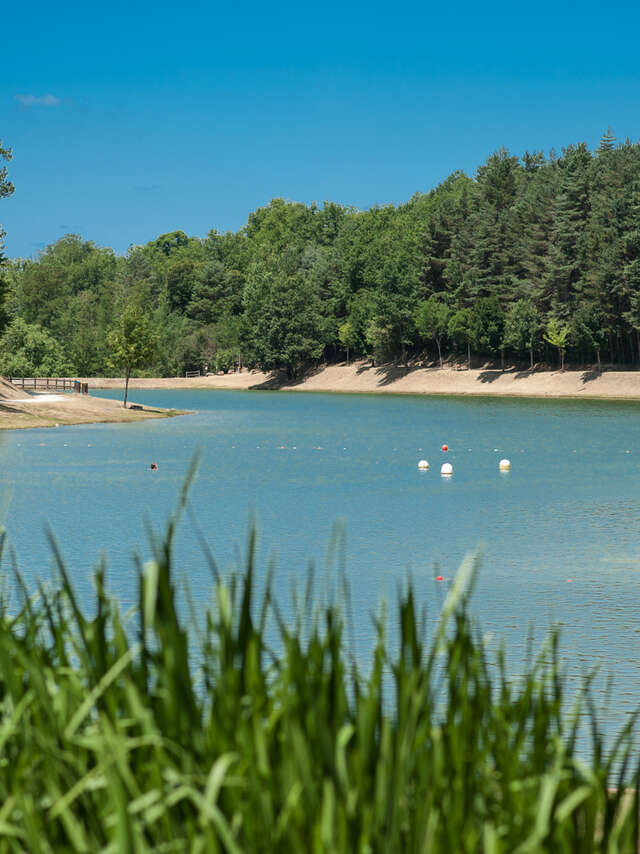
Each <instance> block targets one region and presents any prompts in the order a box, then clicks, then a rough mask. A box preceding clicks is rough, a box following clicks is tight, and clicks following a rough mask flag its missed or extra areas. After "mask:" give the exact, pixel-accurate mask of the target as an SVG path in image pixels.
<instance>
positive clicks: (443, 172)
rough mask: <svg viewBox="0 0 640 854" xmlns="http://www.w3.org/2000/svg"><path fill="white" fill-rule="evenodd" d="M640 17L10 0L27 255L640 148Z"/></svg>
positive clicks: (0, 82)
mask: <svg viewBox="0 0 640 854" xmlns="http://www.w3.org/2000/svg"><path fill="white" fill-rule="evenodd" d="M516 7H517V11H516V12H514V11H513V10H514V8H516ZM432 9H433V10H437V11H431V10H432ZM443 9H444V11H443ZM639 25H640V11H638V10H637V8H636V7H635V5H634V4H632V3H631V2H628V3H618V4H608V5H607V4H603V3H599V4H598V6H597V7H596V4H595V3H594V4H591V5H590V4H589V3H587V2H583V3H580V4H578V3H575V4H573V5H571V6H569V5H556V6H553V7H551V6H549V5H548V4H540V3H538V4H513V3H502V4H499V3H492V4H477V3H466V2H460V3H450V4H449V5H448V6H444V4H433V5H430V4H429V3H420V4H418V3H416V4H415V5H414V4H412V3H397V4H395V5H394V4H389V3H385V4H375V3H372V4H366V5H365V4H362V5H356V4H353V3H344V4H338V3H334V2H330V3H324V4H310V5H307V4H299V3H296V4H293V3H292V4H289V5H284V4H277V5H275V6H272V7H267V6H264V5H258V4H254V3H253V2H251V0H250V2H247V3H246V4H245V5H244V6H243V7H242V11H238V12H236V11H233V6H232V4H229V3H225V4H216V3H211V2H207V3H204V2H201V0H191V2H185V3H176V2H172V3H168V2H166V0H156V2H153V3H152V2H149V0H128V2H123V0H111V2H109V3H99V2H97V3H87V2H78V0H67V2H61V3H54V2H52V1H51V0H48V2H46V3H45V2H43V0H30V2H28V3H23V4H18V3H10V4H4V7H3V9H2V11H0V28H1V31H2V48H1V52H0V139H2V140H3V142H4V143H5V144H6V145H10V146H12V147H13V149H14V155H15V159H14V161H13V163H12V164H11V176H12V178H13V180H14V182H15V184H16V193H15V196H14V197H13V198H11V199H9V200H8V201H3V202H0V221H2V222H3V224H4V227H5V228H6V230H7V232H8V237H7V252H8V254H9V255H11V256H18V255H23V256H26V255H32V254H34V253H36V252H37V251H38V249H40V248H42V247H43V246H45V245H46V244H48V243H50V242H52V241H54V240H56V239H57V238H58V237H60V236H61V235H62V234H65V233H67V232H77V233H80V234H82V235H83V236H85V237H86V238H88V239H91V240H95V241H96V242H98V243H100V244H103V245H109V246H113V247H114V248H115V249H116V250H117V251H119V252H123V251H125V250H126V248H127V246H128V245H129V244H130V243H142V242H145V241H147V240H149V239H151V238H153V237H155V236H156V235H157V234H159V233H161V232H164V231H170V230H172V229H176V228H182V229H184V230H185V231H187V232H188V233H190V234H195V235H205V234H206V233H207V231H208V230H209V229H210V228H212V227H215V228H218V229H221V230H225V229H237V228H239V227H240V226H241V225H242V224H243V223H244V222H245V221H246V217H247V215H248V213H249V211H251V210H254V209H255V208H256V207H259V206H260V205H263V204H265V203H266V202H267V201H268V200H269V199H270V198H272V197H274V196H284V197H285V198H288V199H294V200H297V201H304V202H311V201H313V200H317V201H319V202H322V201H323V200H324V199H331V200H334V201H337V202H342V203H345V204H354V205H357V206H358V207H361V208H365V207H368V206H370V205H372V204H376V203H379V204H384V203H387V202H401V201H405V200H406V199H408V198H409V197H410V196H411V195H412V194H413V193H414V192H416V191H418V190H421V191H424V190H428V189H430V188H431V187H433V186H435V185H436V184H438V183H439V182H440V181H441V180H443V179H444V178H445V177H446V176H447V174H449V173H450V172H451V171H452V170H454V169H464V170H465V171H467V172H468V173H470V174H473V172H474V170H475V168H476V166H477V165H478V164H479V163H481V162H482V161H483V160H484V159H485V158H486V157H487V155H488V154H490V153H491V152H492V151H494V150H495V149H496V148H498V147H499V146H501V145H504V146H506V147H507V148H509V149H510V150H511V151H512V152H513V153H516V154H522V153H523V152H524V151H525V149H527V148H528V149H530V150H531V149H534V148H537V149H544V150H545V151H548V150H549V149H550V148H551V147H555V148H556V149H557V150H559V149H561V148H562V147H563V146H565V145H567V144H569V143H571V142H577V141H580V140H586V142H587V143H588V144H589V145H591V146H594V145H595V144H597V141H598V139H599V137H600V136H601V134H602V131H603V130H604V129H605V128H606V127H607V126H609V125H610V126H611V127H612V129H613V131H614V133H615V134H616V136H618V137H619V138H625V137H627V136H628V137H630V138H631V139H633V140H637V139H638V138H639V137H640V97H639V96H640V63H639V62H638V35H637V34H638V31H639Z"/></svg>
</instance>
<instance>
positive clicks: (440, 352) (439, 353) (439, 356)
mask: <svg viewBox="0 0 640 854" xmlns="http://www.w3.org/2000/svg"><path fill="white" fill-rule="evenodd" d="M436 344H437V345H438V359H439V360H440V369H442V351H441V350H440V339H439V338H436Z"/></svg>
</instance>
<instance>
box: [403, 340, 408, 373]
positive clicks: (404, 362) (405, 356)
mask: <svg viewBox="0 0 640 854" xmlns="http://www.w3.org/2000/svg"><path fill="white" fill-rule="evenodd" d="M402 364H403V365H404V367H405V370H406V371H408V370H409V359H408V358H407V345H406V344H405V343H404V341H403V342H402Z"/></svg>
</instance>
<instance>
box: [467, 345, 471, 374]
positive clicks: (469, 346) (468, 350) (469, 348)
mask: <svg viewBox="0 0 640 854" xmlns="http://www.w3.org/2000/svg"><path fill="white" fill-rule="evenodd" d="M467 370H468V371H470V370H471V342H470V341H467Z"/></svg>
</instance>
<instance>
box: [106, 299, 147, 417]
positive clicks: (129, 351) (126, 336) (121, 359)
mask: <svg viewBox="0 0 640 854" xmlns="http://www.w3.org/2000/svg"><path fill="white" fill-rule="evenodd" d="M108 343H109V351H110V362H111V365H112V367H114V368H116V369H121V370H124V372H125V385H124V401H123V403H122V405H123V407H124V408H125V409H126V407H127V397H128V395H129V378H130V377H131V373H132V371H137V370H140V369H141V368H146V367H147V366H148V365H149V364H150V362H151V361H152V360H153V357H154V354H155V351H156V345H157V341H156V337H155V335H154V332H153V328H152V326H151V321H150V320H149V317H148V316H147V314H146V313H145V312H144V310H143V309H142V308H141V307H140V306H139V305H136V304H135V303H129V304H128V305H127V306H126V307H125V309H124V311H123V312H122V314H121V315H120V319H119V320H118V322H117V323H116V325H115V326H114V328H113V329H112V330H111V331H110V332H109V335H108Z"/></svg>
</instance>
